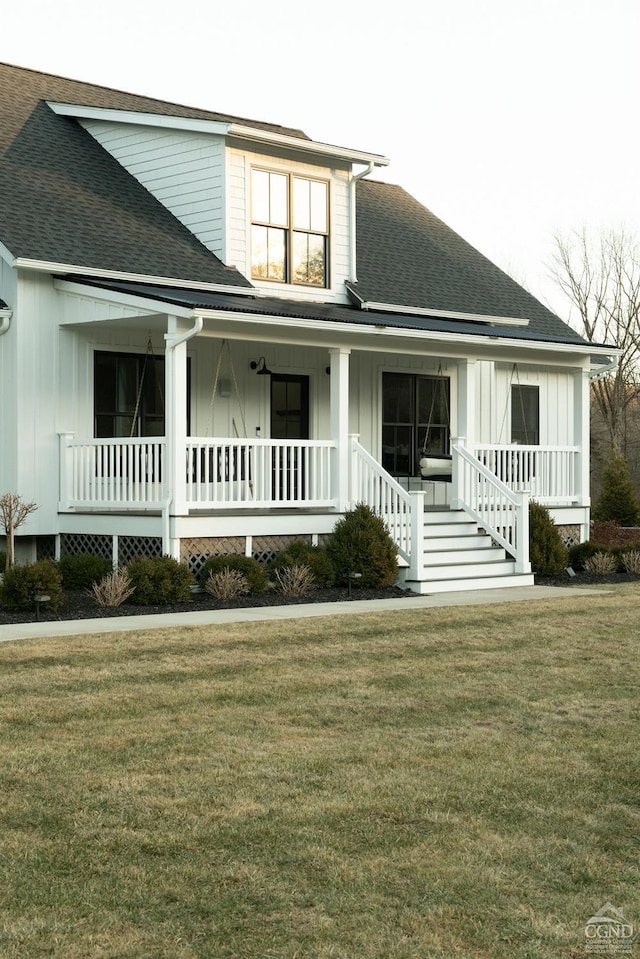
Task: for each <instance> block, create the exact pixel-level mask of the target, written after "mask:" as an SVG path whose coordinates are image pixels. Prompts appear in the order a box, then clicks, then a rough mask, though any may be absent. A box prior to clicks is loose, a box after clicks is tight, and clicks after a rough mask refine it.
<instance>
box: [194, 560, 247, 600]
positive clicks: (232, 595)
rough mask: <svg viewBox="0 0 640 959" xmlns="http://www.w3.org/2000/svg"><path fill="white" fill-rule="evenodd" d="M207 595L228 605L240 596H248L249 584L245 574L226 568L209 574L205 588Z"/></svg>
mask: <svg viewBox="0 0 640 959" xmlns="http://www.w3.org/2000/svg"><path fill="white" fill-rule="evenodd" d="M204 588H205V590H206V592H207V593H209V594H210V595H211V596H215V598H216V599H219V600H220V602H221V603H228V602H230V601H231V600H233V599H238V598H239V597H240V596H246V594H247V593H248V592H249V583H248V582H247V577H246V576H245V575H244V573H241V572H240V570H239V569H229V567H228V566H225V568H224V569H221V570H220V572H218V573H214V572H213V571H212V572H210V573H209V576H208V577H207V582H206V583H205V586H204Z"/></svg>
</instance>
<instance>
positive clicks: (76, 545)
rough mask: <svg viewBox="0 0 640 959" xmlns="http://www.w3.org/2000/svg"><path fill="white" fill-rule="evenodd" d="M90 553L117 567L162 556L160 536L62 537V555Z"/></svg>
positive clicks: (100, 535)
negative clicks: (140, 558)
mask: <svg viewBox="0 0 640 959" xmlns="http://www.w3.org/2000/svg"><path fill="white" fill-rule="evenodd" d="M79 553H89V554H90V555H91V556H101V557H102V558H103V559H108V560H109V562H113V561H114V560H115V563H116V565H118V566H126V565H127V563H130V562H131V560H132V559H136V557H138V556H162V539H161V537H160V536H116V537H115V544H114V537H113V536H108V535H105V534H101V533H62V534H61V535H60V555H61V556H77V555H78V554H79Z"/></svg>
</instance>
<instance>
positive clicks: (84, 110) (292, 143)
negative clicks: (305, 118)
mask: <svg viewBox="0 0 640 959" xmlns="http://www.w3.org/2000/svg"><path fill="white" fill-rule="evenodd" d="M47 106H49V107H50V109H51V110H53V112H54V113H57V114H58V115H59V116H64V117H71V118H73V119H76V120H100V121H104V122H107V123H109V122H110V123H128V124H134V125H136V126H151V127H159V128H162V129H169V130H186V131H189V132H192V133H209V134H217V135H218V136H223V137H234V138H235V139H238V140H247V141H251V142H252V143H264V144H268V145H269V146H276V147H281V148H284V149H288V150H295V151H296V152H298V153H311V154H313V155H314V156H326V157H329V158H332V159H335V160H344V161H347V162H348V163H358V164H359V163H364V164H370V163H373V164H374V166H379V167H384V166H388V165H389V162H390V161H389V158H388V157H385V156H381V155H380V154H378V153H368V152H366V151H363V150H352V149H349V148H348V147H341V146H335V145H334V144H331V143H320V142H318V141H316V140H309V139H306V138H304V137H294V136H289V135H287V134H284V133H276V132H274V131H272V130H263V129H259V128H258V127H251V126H246V125H244V124H242V123H236V122H233V121H222V120H200V119H194V118H192V117H182V116H169V115H166V114H160V113H142V112H137V111H134V110H113V109H105V108H102V107H89V106H82V105H79V104H76V103H58V102H55V101H47Z"/></svg>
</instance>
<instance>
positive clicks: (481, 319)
mask: <svg viewBox="0 0 640 959" xmlns="http://www.w3.org/2000/svg"><path fill="white" fill-rule="evenodd" d="M346 287H347V291H348V293H349V296H350V297H351V299H352V300H353V302H354V303H356V304H357V305H358V307H359V308H360V309H361V310H364V311H369V310H371V311H373V312H377V313H404V314H406V313H410V314H412V315H413V316H439V317H442V319H447V320H464V321H465V322H467V323H486V324H488V325H489V326H528V325H529V320H528V319H525V318H521V317H516V316H486V315H484V314H482V313H463V312H461V311H459V310H434V309H431V308H427V307H419V306H402V305H399V304H397V303H376V302H374V301H370V300H363V299H362V297H361V296H359V295H358V293H357V291H356V290H355V289H354V288H353V286H352V285H351V284H350V283H347V284H346Z"/></svg>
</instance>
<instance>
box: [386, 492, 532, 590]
mask: <svg viewBox="0 0 640 959" xmlns="http://www.w3.org/2000/svg"><path fill="white" fill-rule="evenodd" d="M422 562H423V569H422V574H421V579H420V580H419V581H410V580H408V579H407V578H406V577H407V573H408V570H406V569H405V570H402V572H401V578H403V579H404V581H405V585H406V586H407V587H408V588H409V589H411V590H412V591H413V592H415V593H419V594H422V595H424V594H426V593H444V592H454V591H456V590H478V589H497V588H504V587H505V586H533V583H534V578H533V574H532V573H516V571H515V565H516V564H515V561H514V560H513V559H512V558H511V557H510V556H509V555H508V553H507V552H506V550H504V549H503V548H502V547H501V546H498V545H497V544H496V543H494V541H493V540H492V539H491V537H490V536H488V535H487V534H486V533H485V532H484V530H480V529H479V527H478V524H477V523H476V522H475V521H474V520H473V519H472V518H471V517H470V516H469V515H468V514H467V513H465V512H464V511H462V510H447V509H443V510H440V509H437V510H434V509H427V510H425V513H424V553H423V557H422Z"/></svg>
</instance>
